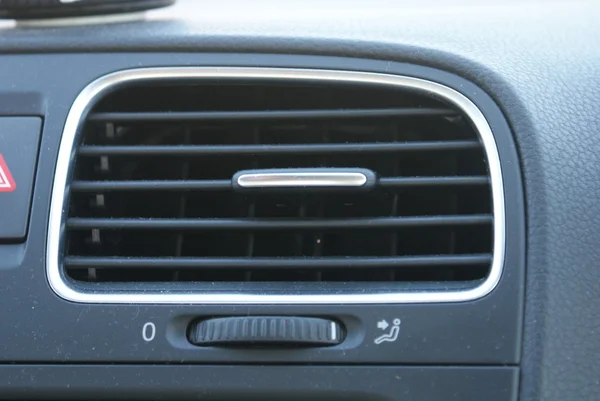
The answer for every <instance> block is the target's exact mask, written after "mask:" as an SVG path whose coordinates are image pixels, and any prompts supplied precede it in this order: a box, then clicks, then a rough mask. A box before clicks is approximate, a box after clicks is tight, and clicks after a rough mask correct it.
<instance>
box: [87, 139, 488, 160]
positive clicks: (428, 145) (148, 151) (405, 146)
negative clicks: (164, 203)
mask: <svg viewBox="0 0 600 401" xmlns="http://www.w3.org/2000/svg"><path fill="white" fill-rule="evenodd" d="M480 146H481V145H480V143H479V142H478V141H476V140H454V141H427V142H424V141H415V142H388V143H348V144H297V145H218V146H208V145H207V146H204V145H162V146H161V145H129V146H127V145H123V146H108V145H106V146H101V145H83V146H81V147H80V148H79V154H80V155H84V156H111V155H132V156H206V155H261V154H273V155H276V154H294V155H302V154H306V155H308V154H313V155H316V154H342V153H352V152H365V153H367V152H372V153H378V152H382V153H383V152H385V153H394V152H415V151H443V150H461V149H477V148H479V147H480Z"/></svg>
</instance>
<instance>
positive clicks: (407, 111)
mask: <svg viewBox="0 0 600 401" xmlns="http://www.w3.org/2000/svg"><path fill="white" fill-rule="evenodd" d="M456 114H457V113H456V111H454V110H451V109H441V108H420V107H418V108H389V109H338V110H265V111H263V110H260V111H190V112H129V113H125V112H123V113H92V114H90V115H89V116H88V120H90V121H103V122H131V121H136V122H140V121H198V120H203V121H208V120H254V119H262V120H274V119H296V118H302V119H319V118H366V117H419V116H430V117H431V116H452V115H456Z"/></svg>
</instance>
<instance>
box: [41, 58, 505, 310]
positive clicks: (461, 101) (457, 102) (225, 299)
mask: <svg viewBox="0 0 600 401" xmlns="http://www.w3.org/2000/svg"><path fill="white" fill-rule="evenodd" d="M228 78H238V79H239V78H244V79H271V80H287V81H295V80H316V81H321V82H344V83H367V84H375V85H388V86H395V87H400V88H405V89H411V90H417V91H421V92H425V93H432V94H435V95H436V96H438V97H440V98H442V99H444V100H446V101H448V102H450V103H452V104H453V105H454V106H456V107H458V108H459V109H461V110H462V111H463V112H464V113H465V114H466V115H467V116H468V117H469V118H470V120H471V122H472V124H473V125H474V126H475V128H476V130H477V132H478V134H479V136H480V139H481V142H482V144H483V147H484V149H485V152H486V156H487V161H488V168H489V173H490V178H491V187H492V207H493V215H494V228H493V235H494V244H493V261H492V266H491V268H490V273H489V275H488V277H487V278H486V279H485V280H484V281H483V282H481V283H480V284H479V285H478V286H477V287H474V288H471V289H467V290H461V291H443V292H442V291H427V292H425V291H423V292H378V293H343V294H341V293H336V294H324V293H314V294H259V293H255V294H252V293H246V294H240V293H234V292H231V293H187V292H186V293H181V292H170V293H169V292H147V291H145V292H119V293H114V292H84V291H81V290H79V289H78V288H76V287H74V286H72V285H71V284H70V283H69V281H68V280H67V279H66V278H65V277H64V274H63V271H62V269H61V249H62V243H61V241H62V236H63V235H62V234H63V232H64V215H63V210H66V207H67V200H68V197H67V191H68V186H67V184H68V179H69V176H70V168H71V164H72V161H73V160H72V158H73V154H74V151H75V143H76V138H77V135H78V131H79V128H80V126H81V124H82V122H83V121H84V119H85V117H86V115H87V112H88V111H89V109H90V107H91V105H93V103H95V100H96V99H97V98H98V97H99V96H100V95H102V94H104V93H106V92H107V91H108V90H109V89H112V88H114V87H115V86H118V85H122V84H126V83H130V82H136V81H153V80H162V79H170V80H173V79H228ZM504 253H505V206H504V187H503V180H502V172H501V168H500V158H499V154H498V149H497V146H496V142H495V140H494V136H493V133H492V130H491V128H490V126H489V124H488V122H487V120H486V118H485V116H484V115H483V113H482V112H481V111H480V110H479V108H477V106H476V105H475V104H474V103H473V102H471V101H470V100H469V99H468V98H467V97H465V96H464V95H462V94H461V93H459V92H457V91H455V90H454V89H452V88H449V87H447V86H445V85H442V84H439V83H435V82H432V81H427V80H423V79H420V78H413V77H407V76H398V75H390V74H381V73H367V72H352V71H336V70H314V69H283V68H246V67H240V68H237V67H224V68H219V67H173V68H149V69H135V70H124V71H120V72H116V73H112V74H109V75H106V76H103V77H101V78H99V79H97V80H96V81H94V82H92V83H91V84H89V85H88V86H87V87H86V88H85V89H84V90H83V91H82V92H81V93H80V94H79V95H78V97H77V98H76V100H75V102H74V103H73V105H72V107H71V109H70V111H69V114H68V116H67V120H66V122H65V126H64V131H63V135H62V138H61V142H60V147H59V153H58V160H57V164H56V170H55V177H54V184H53V188H52V194H51V204H50V217H49V223H48V240H47V244H46V270H47V276H48V282H49V284H50V287H51V288H52V289H53V290H54V291H55V292H56V294H57V295H59V296H60V297H62V298H64V299H66V300H69V301H74V302H83V303H163V304H165V303H168V304H180V303H182V304H183V303H186V304H329V303H345V304H382V303H383V304H385V303H432V302H464V301H470V300H475V299H478V298H481V297H483V296H485V295H487V294H489V293H490V292H491V291H492V290H493V289H494V288H495V287H496V286H497V284H498V283H499V281H500V277H501V276H502V270H503V265H504Z"/></svg>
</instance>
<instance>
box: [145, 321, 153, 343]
mask: <svg viewBox="0 0 600 401" xmlns="http://www.w3.org/2000/svg"><path fill="white" fill-rule="evenodd" d="M155 336H156V326H155V325H154V323H152V322H148V323H146V324H145V325H144V327H143V328H142V338H143V339H144V341H146V342H150V341H152V340H154V337H155Z"/></svg>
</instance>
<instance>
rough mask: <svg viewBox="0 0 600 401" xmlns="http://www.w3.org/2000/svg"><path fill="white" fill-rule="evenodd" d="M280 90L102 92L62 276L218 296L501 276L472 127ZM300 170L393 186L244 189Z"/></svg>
mask: <svg viewBox="0 0 600 401" xmlns="http://www.w3.org/2000/svg"><path fill="white" fill-rule="evenodd" d="M349 74H351V73H349ZM277 78H278V77H276V76H275V77H273V79H269V77H261V78H260V79H258V78H255V79H248V78H244V77H243V75H242V76H240V77H238V78H235V77H230V78H228V79H215V78H214V77H213V78H211V77H203V76H198V77H187V78H186V79H169V78H168V77H164V78H162V79H149V80H145V79H142V80H139V81H138V80H133V81H132V82H129V83H127V84H126V85H121V86H119V87H118V88H113V90H111V91H110V93H108V92H107V93H105V94H103V95H102V96H98V97H97V98H96V99H95V101H94V104H93V106H91V108H90V109H89V112H88V113H87V114H86V115H85V119H84V120H82V121H80V122H79V130H78V134H77V135H78V136H77V141H76V142H75V145H74V146H73V151H74V155H75V158H74V159H73V161H72V162H71V165H70V166H71V178H70V180H69V182H68V183H67V186H66V188H67V189H68V197H67V198H66V207H65V212H64V215H63V216H62V221H63V222H64V224H65V227H66V229H65V230H64V234H63V235H64V236H63V237H62V240H61V243H62V246H61V250H60V252H61V263H60V269H62V275H63V276H64V277H65V278H66V279H67V280H68V281H69V282H71V283H72V284H73V285H80V286H83V287H85V286H89V287H90V288H93V289H94V291H102V290H103V289H104V290H111V291H112V290H115V289H118V290H122V291H126V290H127V289H128V288H130V289H135V290H140V289H144V287H143V286H147V287H146V288H145V289H146V290H148V291H151V290H156V289H160V290H161V291H173V292H177V291H187V292H191V293H201V294H202V293H203V294H209V295H207V296H210V292H215V291H217V292H219V291H221V292H231V293H235V294H244V293H245V292H247V293H248V294H255V295H256V294H269V293H274V294H278V293H279V291H283V290H282V289H285V291H287V292H288V294H291V295H293V294H296V295H302V294H313V295H318V294H321V293H324V294H327V293H331V292H337V293H348V294H353V293H354V294H356V293H363V294H364V292H365V291H369V292H373V293H387V292H393V293H403V292H406V293H422V292H440V293H443V292H447V291H450V292H456V291H468V290H470V289H473V288H475V287H477V286H479V285H481V283H483V282H485V281H486V280H487V279H488V278H489V277H490V275H491V272H492V268H493V261H494V250H495V249H496V248H495V246H494V240H495V234H494V233H495V231H494V227H495V226H494V224H495V220H494V217H495V216H494V210H495V209H494V203H493V188H492V184H493V182H492V181H493V178H491V176H490V168H489V163H488V157H489V154H488V153H486V148H485V146H484V144H483V143H482V140H481V137H480V135H479V133H478V129H477V128H476V126H475V125H474V123H473V121H472V119H471V118H470V116H468V115H466V114H465V112H464V111H463V110H461V109H460V108H459V107H457V106H456V105H455V104H453V103H451V102H449V101H448V100H446V99H445V98H444V97H443V96H441V95H440V94H438V93H434V92H431V91H426V90H418V88H415V87H405V86H403V85H397V86H393V85H381V84H378V83H369V82H358V81H357V80H355V81H354V82H350V81H344V80H343V79H340V80H336V81H335V82H330V81H319V80H318V79H310V80H302V79H296V80H293V81H290V80H287V79H277ZM494 151H495V149H494ZM290 168H297V169H313V168H314V169H317V168H318V169H328V168H336V169H338V170H336V171H340V170H342V171H343V170H344V169H349V170H352V169H357V168H358V169H368V170H369V171H372V172H374V173H375V174H376V177H377V178H376V182H375V185H374V186H373V188H371V189H369V190H357V189H353V188H340V189H335V188H327V189H325V190H316V189H314V188H293V189H285V190H272V189H269V190H267V189H259V190H250V191H238V190H236V189H235V188H234V186H233V185H232V177H233V176H234V175H235V174H236V173H237V172H239V171H243V170H256V169H260V170H265V169H290ZM284 171H285V170H284ZM496 224H497V221H496Z"/></svg>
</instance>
